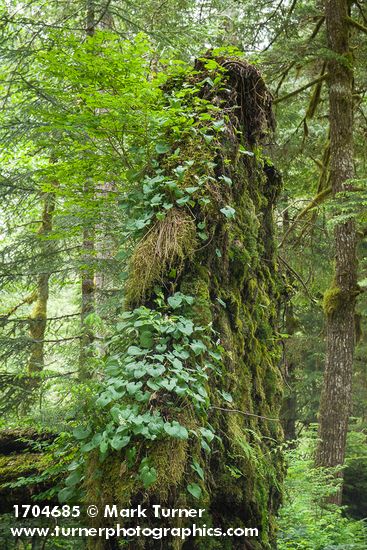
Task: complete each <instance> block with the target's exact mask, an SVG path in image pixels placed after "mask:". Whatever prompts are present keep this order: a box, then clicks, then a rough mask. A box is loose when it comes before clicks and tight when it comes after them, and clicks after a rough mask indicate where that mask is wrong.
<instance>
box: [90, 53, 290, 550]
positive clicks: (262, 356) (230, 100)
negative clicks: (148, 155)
mask: <svg viewBox="0 0 367 550" xmlns="http://www.w3.org/2000/svg"><path fill="white" fill-rule="evenodd" d="M209 59H211V61H212V63H208V61H209ZM213 61H215V63H214V66H216V69H212V66H213ZM216 71H217V72H216ZM222 71H223V72H222ZM216 74H222V76H221V83H220V85H215V83H214V85H213V80H214V79H215V76H216ZM205 79H207V81H206V82H207V83H205ZM187 82H188V83H189V84H191V85H192V83H193V82H194V83H200V86H198V91H197V95H198V96H199V98H201V100H206V101H208V102H210V104H211V105H214V106H215V107H216V110H215V111H214V115H213V116H214V119H215V120H214V123H213V121H212V123H211V124H212V128H214V129H215V130H214V131H212V133H211V134H210V132H208V135H206V136H204V139H202V137H201V138H200V136H199V137H195V136H194V137H193V135H192V134H187V135H185V134H183V135H182V136H181V137H180V139H177V141H176V142H175V143H174V147H177V149H176V157H177V155H178V154H179V156H180V162H181V163H182V166H184V177H183V178H181V180H180V181H181V183H180V185H181V188H182V189H184V190H185V189H189V191H188V193H191V198H192V200H191V202H189V203H188V202H187V201H186V202H185V200H181V203H180V202H178V203H177V202H176V204H175V205H174V207H172V208H170V209H169V210H168V214H165V215H162V216H160V217H158V216H157V218H158V220H157V221H156V222H155V224H154V225H153V226H151V227H150V228H149V230H148V231H146V233H145V235H144V236H143V238H142V239H141V240H140V242H139V244H138V245H137V247H136V249H135V252H134V253H133V256H132V258H131V261H130V273H129V279H128V282H127V298H126V302H127V308H128V309H130V310H132V309H133V308H136V307H138V306H140V305H144V306H145V307H146V308H148V309H149V310H153V311H154V310H155V308H157V309H158V306H157V305H156V304H157V303H159V301H158V302H157V297H158V298H159V296H161V297H163V298H161V299H162V300H163V299H164V300H168V303H169V304H171V306H172V307H173V310H174V311H176V309H175V308H176V307H177V304H176V303H175V300H176V302H177V301H178V302H179V301H180V300H183V301H184V298H182V296H184V297H185V296H186V297H194V300H191V301H189V302H188V304H187V305H186V306H184V307H183V309H182V311H183V314H182V315H184V318H186V319H187V318H191V320H192V322H193V323H194V325H195V327H194V331H195V329H198V330H197V333H196V338H200V331H204V332H205V331H208V330H209V329H210V330H209V333H210V335H211V344H212V345H213V346H214V347H216V349H219V352H220V354H221V359H220V361H217V363H216V368H212V369H210V368H209V369H208V370H207V371H206V372H208V375H207V380H206V381H205V383H204V386H205V389H204V390H203V391H202V392H201V393H202V395H203V396H204V398H203V401H205V403H204V404H203V408H202V409H200V411H201V412H200V411H199V408H198V407H196V406H193V405H192V403H191V402H190V399H189V398H186V394H185V391H187V392H188V390H187V388H186V390H185V387H184V386H182V388H183V389H182V397H179V398H178V397H177V396H176V397H175V398H173V397H172V395H173V393H174V392H175V388H173V386H172V387H169V386H167V384H166V385H165V386H164V387H165V388H167V391H163V389H162V387H163V383H162V382H158V383H157V388H156V391H155V392H154V393H152V394H151V395H150V398H149V401H148V403H147V405H145V407H146V408H145V410H149V411H152V410H154V411H156V412H157V414H160V415H161V416H162V417H163V418H164V420H165V421H173V420H176V421H178V422H179V424H180V425H183V426H185V427H186V428H187V430H188V431H189V437H188V438H186V437H184V436H183V435H182V437H180V436H179V435H178V436H177V437H169V436H168V435H167V434H166V436H164V435H163V436H159V437H155V438H151V439H146V440H144V439H143V438H141V439H140V440H139V442H138V444H137V447H136V448H137V449H138V451H137V456H138V457H139V458H140V459H142V458H143V457H147V458H148V459H149V464H150V466H151V467H152V468H154V470H155V472H156V473H157V480H156V481H155V482H154V483H153V484H151V485H149V486H147V485H146V487H145V488H144V486H143V484H142V482H141V477H142V476H140V480H139V479H138V478H136V477H134V468H135V469H136V470H137V468H138V466H137V465H135V466H134V464H132V462H133V461H131V456H130V457H128V458H127V456H128V455H127V453H126V452H124V450H123V451H120V452H115V453H113V454H112V455H110V456H109V457H108V458H107V459H105V460H104V462H103V463H102V465H101V466H99V467H100V468H101V469H102V473H101V476H100V479H101V482H100V483H98V481H96V476H94V477H93V471H94V469H95V463H93V461H91V463H90V470H89V478H88V481H87V484H86V485H87V493H88V497H87V498H88V502H93V501H95V500H96V499H99V500H100V501H102V503H103V502H104V503H117V504H118V505H120V506H121V507H125V508H127V507H130V506H131V507H132V506H136V505H137V504H141V505H142V506H143V507H144V508H146V507H149V506H151V505H152V504H160V505H161V506H163V507H168V508H184V507H192V508H205V510H206V512H205V514H204V517H203V518H202V520H201V521H199V520H198V519H196V520H193V519H186V520H184V519H180V520H177V521H176V520H165V523H160V522H159V520H158V519H152V520H147V524H148V525H150V526H159V525H164V526H167V525H170V526H172V525H174V524H175V521H176V525H180V526H184V525H192V523H196V524H197V525H203V524H204V523H205V524H206V525H207V526H210V525H212V526H215V527H221V528H222V529H224V530H225V529H227V528H229V527H254V528H258V529H259V537H258V538H256V537H248V538H246V537H237V538H236V537H234V538H232V537H230V536H227V537H226V538H216V537H204V538H201V537H191V538H190V537H189V538H188V539H187V540H186V541H182V540H181V539H180V538H175V539H174V540H172V539H170V538H166V539H164V540H163V541H157V540H154V539H152V538H144V537H140V538H138V539H135V540H132V541H131V543H127V541H124V543H125V544H126V543H127V544H128V545H129V544H130V546H128V547H129V548H152V549H153V548H158V547H162V548H167V549H169V548H175V549H176V548H186V549H188V548H204V547H205V548H221V549H244V548H254V549H256V548H257V549H260V548H261V549H269V550H270V549H271V550H273V549H274V548H275V547H276V544H275V515H276V512H277V509H278V506H279V503H280V499H281V483H282V477H283V465H282V461H281V457H280V453H279V450H278V448H277V447H278V444H279V442H280V440H281V438H282V432H281V427H280V422H279V420H278V415H279V409H280V404H281V395H282V380H281V375H280V371H279V359H280V354H279V347H278V341H277V332H276V327H277V312H278V303H279V288H280V280H279V274H278V269H277V261H276V254H275V246H274V228H273V207H274V202H275V200H276V198H277V195H278V192H279V188H280V179H279V177H278V174H277V172H276V170H275V169H274V167H273V166H272V164H271V162H270V161H269V160H268V159H267V158H266V156H265V155H264V154H263V152H262V147H261V146H262V144H264V143H269V140H270V139H271V130H272V115H271V97H270V94H269V93H268V91H267V90H266V87H265V85H264V82H263V80H262V78H261V76H260V74H259V72H258V70H257V69H256V68H255V67H254V66H252V65H249V64H247V63H246V62H244V61H242V60H239V59H237V58H226V59H224V58H221V57H216V58H214V59H213V58H211V56H210V55H209V57H208V58H206V59H202V60H200V61H198V62H197V63H196V67H195V72H194V73H192V74H190V76H189V77H188V81H187ZM203 82H204V84H203ZM171 85H172V88H174V86H175V85H179V86H183V88H184V87H185V82H182V81H181V82H178V83H173V84H171V83H169V84H168V85H167V90H168V92H167V93H168V95H169V86H171ZM178 150H179V153H177V151H178ZM172 158H173V157H172V156H171V157H169V156H168V155H164V154H163V155H161V156H160V166H161V168H162V170H165V171H166V173H167V172H168V171H169V170H170V169H171V168H172V162H173V161H172ZM192 160H193V161H194V162H192ZM185 161H189V163H188V164H186V165H185ZM203 166H204V168H203ZM205 170H206V171H207V172H206V176H207V178H206V179H205V184H204V186H203V187H201V188H200V189H199V188H198V187H196V188H195V187H193V186H194V185H195V182H197V181H198V179H200V177H202V174H203V171H204V172H205ZM171 187H172V186H171ZM193 188H194V190H192V189H193ZM197 189H199V190H197ZM196 197H199V198H197V199H196ZM203 197H204V199H205V200H202V198H203ZM172 297H175V298H174V299H173V300H172ZM170 299H171V301H170ZM180 311H181V310H180ZM167 315H168V314H167ZM167 315H166V317H165V319H167ZM180 319H181V321H180V322H181V324H182V318H180ZM145 335H146V333H145ZM194 336H195V334H194ZM145 338H146V336H145ZM167 341H168V340H167ZM190 342H191V343H190V344H189V345H190V346H191V349H193V350H194V351H195V353H196V354H197V356H199V357H200V355H199V353H200V352H199V351H197V348H198V344H197V342H198V340H193V341H190ZM195 342H196V343H195ZM148 345H149V344H148ZM165 345H166V347H167V346H168V347H169V345H170V344H169V343H168V344H165ZM195 346H196V347H195ZM199 346H200V345H199ZM207 346H208V348H210V344H207ZM173 348H175V350H176V351H177V349H178V348H177V346H176V347H175V345H173ZM160 349H163V348H162V347H161V348H160ZM136 353H138V352H136ZM151 353H152V354H153V353H156V352H153V351H152V352H151ZM160 353H163V352H162V351H160ZM180 353H181V358H182V357H183V359H182V361H179V363H181V366H182V363H184V367H182V368H184V369H186V371H188V372H190V365H191V370H192V371H194V370H195V368H196V367H195V360H194V358H191V356H190V357H187V356H186V359H185V355H182V352H180ZM214 356H215V352H214ZM158 360H159V359H158ZM190 361H191V363H190ZM172 363H174V360H173V362H172ZM169 368H171V367H169ZM166 369H168V367H166ZM163 370H164V369H163ZM136 376H142V375H141V374H139V375H138V374H136ZM140 380H143V378H140ZM159 384H161V385H160V386H159ZM192 384H193V385H194V382H192ZM188 385H190V384H188ZM149 387H152V388H154V386H153V385H150V386H149ZM177 393H178V392H177ZM199 393H200V392H199ZM141 399H142V402H144V396H143V397H142V398H141ZM172 403H173V405H172ZM203 410H204V413H203ZM198 411H199V412H198ZM204 422H207V426H209V427H210V429H209V431H212V433H214V434H215V437H214V439H213V440H212V441H210V440H211V439H212V436H211V435H210V434H209V437H208V438H207V443H209V442H210V446H211V450H210V452H209V449H208V448H207V447H208V445H207V444H206V443H205V442H204V443H202V446H200V439H199V438H197V437H195V433H198V432H200V430H202V432H201V433H204V434H206V435H208V432H205V427H204V428H202V426H204V424H203V423H204ZM190 429H191V430H192V431H191V432H190ZM203 430H204V431H203ZM168 433H169V429H168ZM191 434H194V435H191ZM130 445H131V443H130ZM198 466H199V467H198ZM201 469H202V470H201ZM201 478H204V479H201ZM193 487H194V488H193ZM197 487H200V490H201V491H199V493H198V492H197ZM190 489H191V490H190ZM193 493H194V494H193ZM195 493H196V495H195ZM195 496H199V498H194V497H195ZM104 521H105V520H104ZM163 521H164V520H163ZM130 522H131V525H136V522H134V521H132V520H130ZM139 524H140V525H143V522H142V521H141V522H140V523H139ZM161 542H162V544H163V546H160V544H161ZM93 544H95V541H93ZM102 545H103V543H102Z"/></svg>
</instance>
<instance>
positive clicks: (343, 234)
mask: <svg viewBox="0 0 367 550" xmlns="http://www.w3.org/2000/svg"><path fill="white" fill-rule="evenodd" d="M348 10H349V2H348V1H347V0H326V3H325V16H326V28H327V37H328V45H329V48H330V50H332V52H333V56H332V58H331V59H330V61H329V67H328V73H329V77H328V80H329V118H330V182H331V186H332V191H333V194H334V195H337V194H338V193H339V192H341V191H344V190H348V180H350V179H352V178H353V177H354V161H353V98H352V92H353V70H352V63H353V61H352V57H351V52H350V50H349V29H348V24H347V20H346V18H347V16H348ZM334 247H335V275H334V280H333V283H332V285H331V287H330V288H329V290H328V291H327V292H326V293H325V297H324V310H325V315H326V361H325V373H324V384H323V390H322V395H321V402H320V411H319V423H320V424H319V437H320V443H319V446H318V449H317V455H316V463H317V464H318V465H320V466H325V467H333V466H338V465H343V463H344V457H345V446H346V436H347V430H348V419H349V415H350V406H351V390H352V371H353V354H354V347H355V334H354V332H355V329H354V317H355V303H356V296H357V294H358V291H357V259H356V229H355V223H354V221H353V220H350V221H347V222H345V223H338V224H337V226H336V227H335V230H334ZM339 475H342V474H339ZM332 500H333V502H335V503H337V504H340V502H341V491H340V492H339V493H338V494H336V495H335V496H334V497H333V498H332Z"/></svg>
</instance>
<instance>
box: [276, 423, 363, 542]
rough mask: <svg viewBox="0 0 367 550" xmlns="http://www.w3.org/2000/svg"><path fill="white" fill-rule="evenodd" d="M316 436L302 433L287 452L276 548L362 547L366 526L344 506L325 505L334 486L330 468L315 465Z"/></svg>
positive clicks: (333, 490)
mask: <svg viewBox="0 0 367 550" xmlns="http://www.w3.org/2000/svg"><path fill="white" fill-rule="evenodd" d="M314 448H315V437H314V435H313V434H312V433H308V434H305V435H304V436H303V437H302V438H301V439H300V440H299V442H298V445H297V447H296V449H290V450H288V451H287V452H286V455H287V457H288V475H287V478H286V487H285V488H286V501H285V503H284V505H283V507H282V508H281V510H280V519H279V529H280V533H279V541H278V545H279V550H363V549H364V548H365V547H366V542H367V529H366V527H365V525H364V524H363V522H361V521H355V520H351V519H348V518H347V517H345V516H344V513H343V509H341V508H339V507H337V506H333V505H327V504H326V503H325V499H326V498H327V497H328V496H330V495H331V494H333V493H334V492H335V490H336V484H335V477H334V475H333V472H332V471H330V470H326V469H324V470H323V469H321V468H315V467H314V465H313V452H314Z"/></svg>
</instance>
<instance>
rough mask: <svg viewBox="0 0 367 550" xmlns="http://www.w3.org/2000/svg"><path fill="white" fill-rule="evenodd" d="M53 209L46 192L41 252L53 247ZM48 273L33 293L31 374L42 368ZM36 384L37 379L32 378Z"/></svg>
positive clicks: (50, 199)
mask: <svg viewBox="0 0 367 550" xmlns="http://www.w3.org/2000/svg"><path fill="white" fill-rule="evenodd" d="M54 211H55V194H54V193H46V194H45V197H44V203H43V212H42V222H41V226H40V228H39V230H38V235H39V237H40V244H41V247H42V252H43V253H44V254H45V256H47V254H48V253H49V252H50V251H52V249H53V241H51V240H49V238H50V233H51V231H52V219H53V215H54ZM49 279H50V273H48V272H47V271H45V272H43V273H40V274H39V275H38V276H37V287H36V290H35V293H34V306H33V310H32V312H31V315H30V319H29V335H30V338H31V341H32V344H31V351H30V357H29V361H28V373H29V374H30V375H31V376H32V375H34V374H37V373H39V372H40V371H42V370H43V368H44V363H45V359H44V339H45V334H46V327H47V303H48V293H49ZM33 383H34V384H38V381H37V379H34V380H33Z"/></svg>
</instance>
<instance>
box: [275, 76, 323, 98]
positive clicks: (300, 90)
mask: <svg viewBox="0 0 367 550" xmlns="http://www.w3.org/2000/svg"><path fill="white" fill-rule="evenodd" d="M328 76H329V75H328V73H325V74H323V75H321V76H319V77H318V78H315V80H312V81H311V82H308V83H307V84H305V85H304V86H301V88H297V90H293V92H289V94H285V95H283V96H281V97H277V98H276V99H274V101H273V104H276V103H280V102H281V101H285V100H286V99H289V98H290V97H293V96H295V95H297V94H299V93H301V92H303V91H304V90H307V89H308V88H311V86H314V85H315V84H318V83H319V82H321V81H323V80H326V79H327V78H328Z"/></svg>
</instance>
